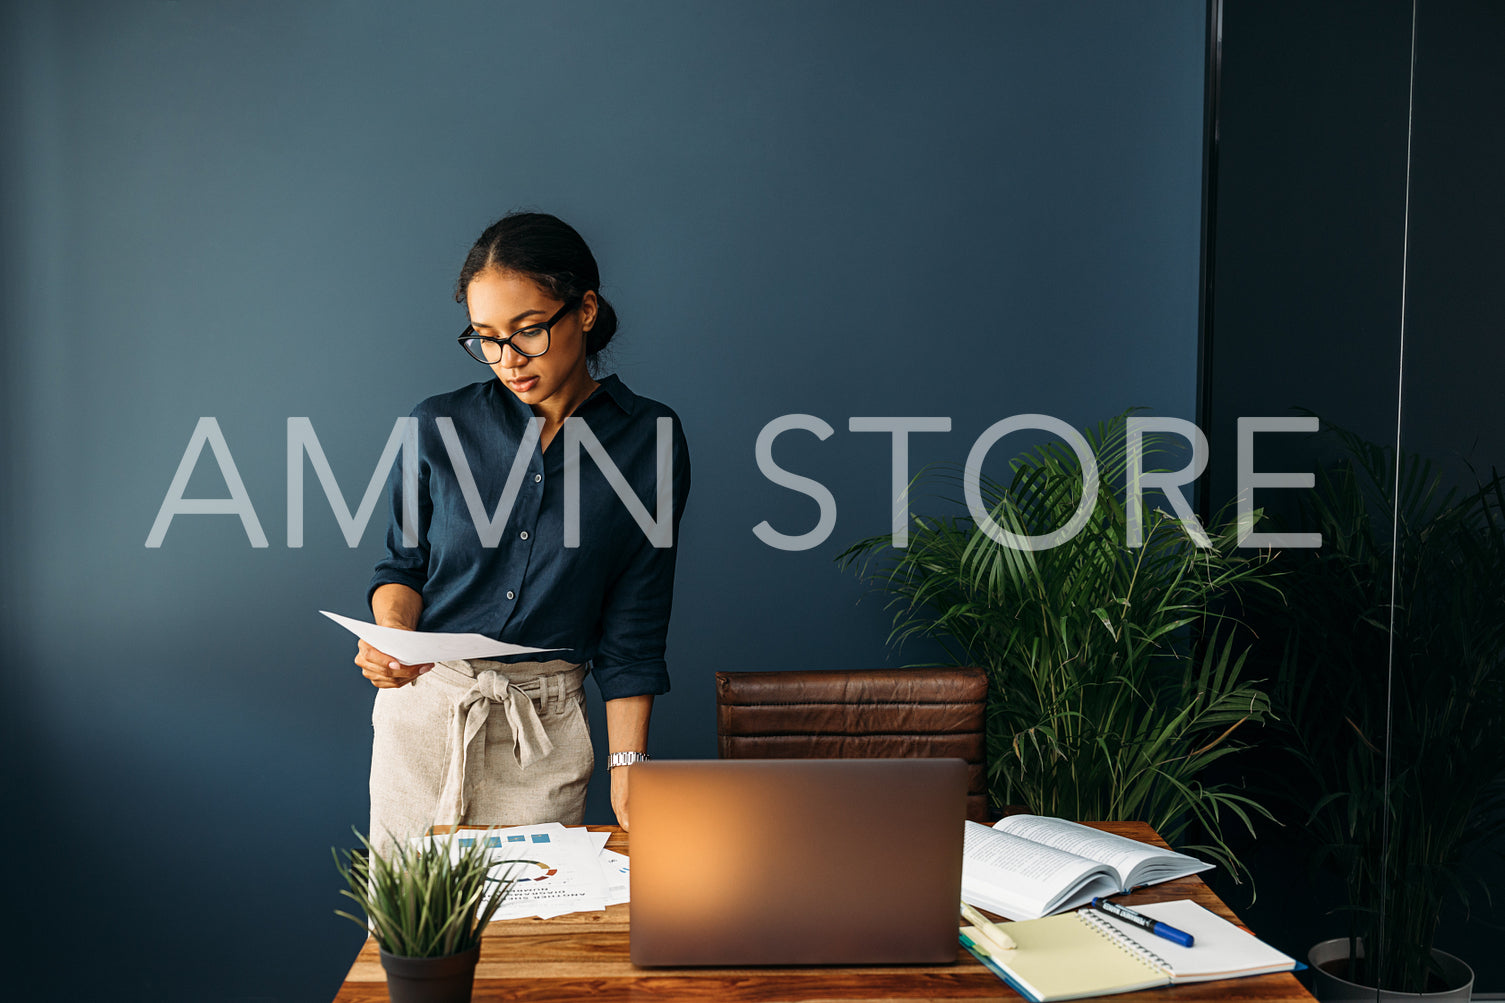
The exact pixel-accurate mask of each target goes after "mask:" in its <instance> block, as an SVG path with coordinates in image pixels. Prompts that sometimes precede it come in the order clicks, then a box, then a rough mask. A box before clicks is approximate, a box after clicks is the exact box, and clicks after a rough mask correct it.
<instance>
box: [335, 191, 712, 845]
mask: <svg viewBox="0 0 1505 1003" xmlns="http://www.w3.org/2000/svg"><path fill="white" fill-rule="evenodd" d="M600 281H601V280H600V273H599V270H598V268H597V265H596V259H595V257H594V256H593V255H592V254H591V252H590V248H589V247H587V246H586V244H585V241H584V240H583V239H582V238H581V237H580V235H579V234H578V233H577V232H575V230H574V229H573V228H572V227H570V226H569V225H568V224H567V223H564V222H563V221H561V220H560V219H558V218H556V217H554V216H551V215H547V214H543V213H512V214H509V215H507V216H505V217H503V218H502V219H501V220H498V221H497V222H496V223H494V224H493V225H492V226H490V227H488V228H487V229H486V231H485V232H484V233H482V234H481V237H480V239H479V240H477V241H476V243H475V246H473V247H472V248H471V249H470V253H469V254H468V255H467V257H466V259H465V264H464V266H463V267H462V268H461V270H460V278H459V282H458V284H457V286H456V290H455V299H456V301H457V302H461V303H464V304H465V305H466V307H467V310H468V311H469V314H470V324H469V326H467V327H466V328H465V331H464V332H463V333H462V334H461V336H460V344H461V345H462V346H463V347H464V349H465V351H467V352H468V353H469V354H470V355H471V356H472V357H473V358H475V359H476V360H477V361H478V362H480V363H482V364H484V365H486V366H489V367H490V369H491V371H492V373H493V374H494V378H490V379H486V380H482V381H481V382H479V383H473V384H471V385H470V386H467V387H462V388H460V389H459V390H455V391H453V392H451V393H446V394H440V395H438V396H435V397H430V398H428V399H427V400H425V401H423V402H422V403H421V404H419V405H418V406H417V407H416V408H415V409H414V410H413V412H412V414H413V416H414V417H415V418H417V419H418V423H419V425H418V428H419V432H418V434H419V450H418V452H419V462H418V476H417V480H418V490H417V511H416V513H413V515H416V522H417V525H416V527H409V533H410V536H409V538H408V541H404V538H403V521H402V518H403V504H404V502H403V483H402V482H403V477H402V473H401V470H402V464H401V463H400V462H399V463H397V464H394V466H393V471H392V475H391V477H390V479H389V484H388V492H389V495H390V498H391V503H392V517H391V523H390V525H389V528H388V531H387V555H386V557H385V558H383V559H382V560H381V561H380V562H378V563H377V566H376V573H375V574H374V575H373V576H372V578H371V583H370V586H369V588H368V591H367V596H368V599H369V601H370V605H371V612H372V614H373V616H374V618H375V620H376V622H377V623H379V624H382V625H384V626H388V627H397V628H401V629H405V630H426V631H454V632H474V633H479V634H485V635H487V636H489V637H494V638H496V639H498V640H501V641H506V642H510V643H515V644H520V645H527V646H529V647H534V648H547V649H558V650H551V651H547V652H543V653H540V654H538V655H536V656H533V655H524V656H519V657H517V658H509V659H504V660H500V661H494V660H486V659H469V660H466V661H452V662H437V663H433V664H430V665H402V664H400V663H399V662H397V661H396V660H395V659H393V658H391V657H389V656H388V655H386V654H385V653H383V652H381V651H377V650H376V649H375V648H373V647H371V646H370V645H369V644H367V643H366V642H365V641H361V642H360V645H359V650H358V653H357V655H356V658H355V663H356V664H357V665H359V666H360V667H361V671H362V673H363V674H364V675H365V676H366V678H367V679H369V680H371V682H372V684H373V685H375V686H376V687H377V693H376V701H375V707H374V708H373V710H372V715H371V724H372V729H373V742H372V753H371V826H370V830H369V832H370V838H371V841H372V845H373V846H374V847H375V848H376V849H377V850H378V852H385V851H386V850H387V849H389V848H390V846H391V842H390V840H391V839H398V840H401V839H406V838H408V837H410V836H414V835H421V834H423V833H424V832H426V831H427V830H428V828H429V826H430V825H433V824H453V823H460V822H464V823H467V824H478V825H527V824H533V823H539V822H562V823H564V824H566V825H578V824H580V823H581V821H582V820H583V818H584V813H585V788H586V783H587V781H588V780H589V778H590V774H591V771H592V769H594V766H595V757H594V754H593V752H592V749H591V742H590V732H589V729H588V728H587V725H586V719H585V698H584V693H583V690H582V688H581V687H582V682H583V679H584V676H585V674H586V672H587V667H588V669H589V671H590V672H591V673H592V674H593V675H594V676H595V678H596V683H597V685H598V686H599V688H600V690H601V696H602V699H603V700H604V701H605V707H606V730H607V743H608V745H609V747H610V751H611V753H612V757H611V759H612V762H611V765H610V767H609V769H610V776H611V803H612V809H613V810H614V811H615V812H616V817H617V820H618V822H619V823H620V824H621V825H622V827H623V828H626V827H627V824H628V814H627V789H628V777H629V776H630V774H631V763H632V762H634V761H636V760H639V759H644V758H647V757H646V754H645V753H646V749H647V741H648V718H649V714H650V711H651V710H652V707H653V697H654V696H655V695H656V694H659V693H664V692H666V691H667V690H668V689H669V677H668V672H667V669H666V667H665V662H664V638H665V634H666V633H667V631H668V626H669V609H670V604H671V600H672V596H673V587H674V562H675V553H676V549H677V542H678V535H679V520H680V515H681V513H682V512H683V510H684V505H685V499H686V496H687V495H688V494H689V488H690V459H689V454H688V452H687V449H686V445H685V439H684V435H683V433H682V431H681V430H680V426H679V418H678V416H677V415H675V413H674V412H673V411H672V410H671V409H669V408H668V407H665V406H664V405H663V404H660V403H658V402H657V401H653V400H649V399H648V398H646V397H639V396H637V395H636V394H634V393H633V392H632V391H630V390H628V389H627V387H626V386H624V385H623V384H622V382H621V381H620V380H619V379H617V377H616V376H614V375H612V376H604V377H601V378H600V379H599V380H598V379H596V378H595V377H593V376H592V371H593V368H594V367H593V365H592V363H593V362H594V357H595V355H596V353H598V352H600V351H601V349H602V348H604V347H606V344H607V343H608V342H609V341H611V339H612V335H613V334H614V333H615V332H616V328H617V317H616V312H615V310H613V309H612V307H611V305H610V304H609V303H607V301H606V299H605V298H604V297H602V296H601V293H600ZM562 432H563V433H564V434H561V433H562ZM613 482H615V483H613ZM661 483H667V484H668V487H667V488H666V489H665V490H668V491H669V495H668V497H665V498H662V499H661V496H660V491H661ZM624 492H629V493H630V494H631V496H632V498H631V499H630V500H629V499H628V498H627V497H626V496H625V495H624ZM665 501H669V502H671V503H672V513H671V512H665V511H663V510H662V509H661V507H660V506H661V505H662V504H663V502H665ZM634 507H636V509H637V511H636V512H634V511H633V509H634ZM650 520H651V521H650ZM410 521H411V520H410ZM665 522H669V523H670V525H669V526H668V527H665V526H664V523H665ZM576 527H578V528H576ZM666 528H667V530H668V531H667V532H665V531H664V530H665V529H666ZM415 530H416V532H415ZM405 542H414V545H412V546H405V545H404V544H405Z"/></svg>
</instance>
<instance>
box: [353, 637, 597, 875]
mask: <svg viewBox="0 0 1505 1003" xmlns="http://www.w3.org/2000/svg"><path fill="white" fill-rule="evenodd" d="M584 679H585V667H584V666H583V665H575V664H573V663H570V662H565V661H559V660H555V661H549V662H493V661H489V660H486V659H474V658H473V659H469V660H466V661H453V662H436V663H435V664H434V667H433V668H432V669H430V670H429V671H428V672H426V673H424V674H423V675H422V676H419V677H418V678H417V679H416V680H414V681H413V682H411V683H408V684H407V685H406V686H400V687H396V688H389V689H379V690H377V692H376V702H375V705H374V706H373V707H372V710H371V730H372V741H371V826H370V828H369V829H368V830H367V832H368V834H369V838H370V840H371V845H372V847H373V848H374V849H375V850H376V852H377V853H379V854H382V855H386V854H387V853H389V852H390V850H391V848H392V846H393V841H394V840H406V839H408V838H410V837H412V836H421V835H423V834H424V833H426V832H428V830H429V827H430V826H432V825H453V824H456V823H463V824H466V825H533V824H536V823H539V822H562V823H563V824H565V825H579V824H581V822H582V821H583V820H584V818H585V787H586V784H587V783H588V782H589V780H590V775H591V771H592V770H593V769H594V768H595V764H596V759H595V752H594V750H593V749H592V748H591V740H590V728H589V726H588V723H587V722H586V718H585V690H584V688H583V685H582V684H583V682H584Z"/></svg>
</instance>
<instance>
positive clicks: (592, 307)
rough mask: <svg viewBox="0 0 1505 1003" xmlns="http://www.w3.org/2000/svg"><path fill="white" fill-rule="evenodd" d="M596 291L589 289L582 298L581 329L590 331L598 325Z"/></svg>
mask: <svg viewBox="0 0 1505 1003" xmlns="http://www.w3.org/2000/svg"><path fill="white" fill-rule="evenodd" d="M597 302H598V301H597V299H596V291H595V290H594V289H587V290H586V291H585V295H584V296H583V297H582V298H581V300H580V330H582V331H589V330H590V329H591V328H593V327H595V326H596V305H597Z"/></svg>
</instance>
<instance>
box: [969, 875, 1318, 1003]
mask: <svg viewBox="0 0 1505 1003" xmlns="http://www.w3.org/2000/svg"><path fill="white" fill-rule="evenodd" d="M1134 908H1135V909H1136V910H1137V911H1139V912H1143V913H1144V914H1145V915H1147V916H1152V917H1154V918H1155V919H1158V920H1161V921H1162V922H1166V923H1169V924H1171V925H1172V926H1174V927H1176V928H1177V929H1180V930H1185V931H1186V932H1187V933H1189V934H1191V935H1192V937H1193V939H1194V940H1195V946H1194V947H1189V948H1187V947H1181V946H1179V945H1177V944H1173V943H1171V942H1170V941H1168V940H1165V939H1164V938H1161V937H1156V936H1155V935H1154V934H1152V933H1149V932H1147V931H1144V930H1140V929H1138V928H1136V927H1131V926H1129V925H1128V924H1127V923H1120V922H1118V921H1117V920H1115V919H1113V918H1112V917H1110V916H1105V915H1103V914H1102V913H1100V912H1097V911H1096V910H1090V909H1083V910H1081V911H1080V912H1072V913H1065V914H1063V915H1060V916H1048V917H1045V918H1044V919H1033V920H1026V921H1023V922H1018V923H1003V924H1001V928H1002V929H1003V930H1004V932H1006V933H1007V934H1008V935H1009V936H1010V937H1012V938H1013V939H1014V942H1015V943H1016V944H1018V947H1017V948H1016V949H1015V950H1012V951H999V950H994V949H993V948H992V947H991V946H989V944H988V942H987V941H986V940H984V939H982V938H981V937H980V936H979V935H978V934H977V933H976V931H975V930H974V929H973V928H972V927H969V926H968V927H962V929H961V933H960V939H961V942H962V946H964V947H965V948H966V949H967V950H969V951H971V952H972V954H973V955H975V956H976V957H977V959H978V960H979V961H981V962H982V963H983V964H984V965H986V966H987V967H988V969H989V970H991V971H992V972H993V974H995V975H997V976H998V977H999V978H1001V979H1003V980H1004V981H1005V982H1007V983H1008V984H1009V985H1011V986H1013V987H1014V988H1015V989H1016V990H1017V991H1018V992H1019V994H1020V995H1022V996H1024V997H1025V998H1027V999H1031V1000H1035V1001H1037V1003H1046V1001H1052V1000H1072V999H1080V998H1082V997H1085V996H1101V995H1104V994H1108V993H1127V992H1133V991H1134V990H1136V989H1149V988H1152V987H1155V986H1167V985H1178V984H1181V983H1185V982H1208V981H1211V980H1213V979H1228V978H1239V977H1242V976H1246V975H1263V974H1266V973H1268V972H1288V971H1291V970H1292V969H1294V968H1295V967H1296V961H1295V960H1294V959H1292V958H1290V957H1287V956H1286V955H1284V954H1281V953H1280V952H1279V951H1277V950H1275V948H1273V947H1271V946H1270V945H1269V944H1266V943H1264V942H1263V941H1261V940H1260V939H1259V938H1257V937H1255V936H1254V935H1253V934H1250V933H1246V932H1244V931H1243V930H1240V929H1239V928H1238V927H1236V926H1234V925H1233V924H1232V923H1230V922H1228V921H1227V920H1225V919H1223V918H1222V917H1220V916H1217V915H1215V914H1213V913H1211V912H1209V911H1207V910H1206V909H1204V908H1202V907H1201V906H1199V905H1197V904H1196V903H1195V902H1193V901H1191V900H1190V899H1180V900H1177V901H1175V902H1157V903H1154V904H1153V905H1141V906H1135V907H1134Z"/></svg>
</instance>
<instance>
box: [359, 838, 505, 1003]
mask: <svg viewBox="0 0 1505 1003" xmlns="http://www.w3.org/2000/svg"><path fill="white" fill-rule="evenodd" d="M488 832H489V830H488ZM356 837H357V838H358V839H360V841H361V844H362V845H363V846H364V848H365V851H364V853H362V852H359V851H356V850H346V851H345V860H344V861H343V862H342V861H341V860H340V855H339V853H338V852H337V851H334V852H335V867H336V868H337V869H338V870H339V872H340V876H341V877H343V878H344V879H345V882H346V884H347V885H348V886H349V887H348V888H344V889H341V891H340V894H341V895H344V896H346V897H347V898H350V899H353V900H354V901H355V903H356V904H357V905H359V906H360V907H361V910H362V911H363V912H364V913H365V914H366V919H365V921H362V920H361V919H359V918H357V917H356V916H354V915H352V914H350V913H348V912H345V911H343V910H340V909H336V910H335V914H336V915H339V916H344V917H345V918H346V919H349V920H351V921H352V922H355V923H357V924H359V925H360V926H361V928H362V929H368V930H369V932H370V933H371V935H372V936H373V937H374V938H375V939H376V942H377V945H378V946H379V948H380V951H381V963H382V967H383V968H384V969H385V970H386V973H387V991H388V994H389V995H390V996H391V998H392V1000H393V1003H469V1000H470V996H471V989H472V987H473V985H474V982H475V969H476V961H477V960H478V959H479V957H480V953H481V931H483V930H484V929H485V928H486V924H487V923H489V922H491V917H492V915H493V914H494V913H495V912H496V909H497V907H498V906H499V905H501V903H502V901H503V900H504V899H505V898H506V897H507V893H508V892H510V891H511V890H512V884H513V882H512V881H511V880H510V876H504V877H502V878H494V877H491V876H490V871H491V869H492V864H491V859H490V855H489V853H488V851H487V840H486V839H485V838H464V839H461V838H458V835H457V834H452V835H451V836H450V837H449V838H447V839H432V840H428V841H425V842H413V843H403V842H401V841H397V840H394V841H393V846H394V848H393V850H392V852H391V854H390V855H389V856H387V857H382V856H380V855H378V854H377V853H376V852H375V851H374V850H373V849H372V847H371V843H370V841H369V840H368V839H367V838H366V837H365V836H363V835H361V833H359V832H356ZM488 893H489V897H488Z"/></svg>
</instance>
